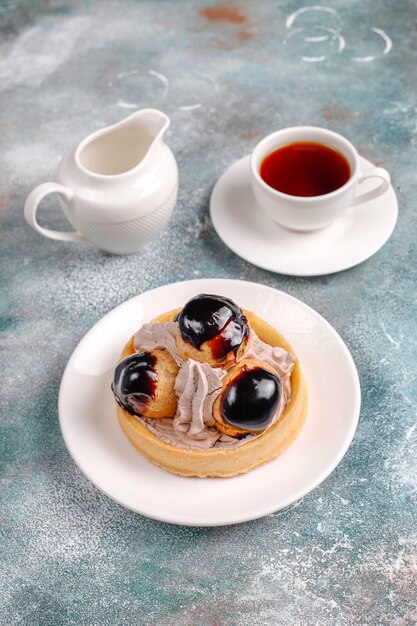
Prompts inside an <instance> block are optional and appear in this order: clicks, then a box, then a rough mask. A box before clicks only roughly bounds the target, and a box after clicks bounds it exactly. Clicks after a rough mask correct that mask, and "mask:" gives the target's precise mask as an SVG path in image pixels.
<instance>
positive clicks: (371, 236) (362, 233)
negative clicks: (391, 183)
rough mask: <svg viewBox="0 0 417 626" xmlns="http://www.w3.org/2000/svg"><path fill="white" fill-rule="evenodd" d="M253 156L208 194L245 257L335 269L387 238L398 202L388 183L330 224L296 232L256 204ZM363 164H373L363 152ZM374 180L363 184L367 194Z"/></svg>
mask: <svg viewBox="0 0 417 626" xmlns="http://www.w3.org/2000/svg"><path fill="white" fill-rule="evenodd" d="M249 163H250V156H246V157H244V158H243V159H240V161H237V162H236V163H234V164H233V165H232V166H231V167H229V169H227V170H226V172H225V173H224V174H223V175H222V176H221V177H220V178H219V180H218V181H217V183H216V185H215V187H214V189H213V193H212V194H211V199H210V214H211V220H212V222H213V226H214V228H215V229H216V231H217V234H218V235H219V237H220V239H222V240H223V242H224V243H225V244H226V245H227V246H228V247H229V248H230V249H231V250H233V252H234V253H235V254H237V255H239V256H240V257H242V259H245V261H249V263H253V264H254V265H257V266H258V267H262V268H263V269H265V270H270V271H272V272H279V273H280V274H288V275H291V276H321V275H323V274H334V273H335V272H340V271H341V270H346V269H348V268H350V267H353V266H355V265H358V264H359V263H362V261H365V260H366V259H368V258H369V257H370V256H372V255H373V254H375V252H377V251H378V250H379V249H380V248H381V247H382V246H383V245H384V243H385V242H386V241H387V240H388V239H389V237H390V236H391V233H392V231H393V230H394V227H395V223H396V221H397V214H398V204H397V197H396V195H395V192H394V189H393V188H392V187H390V188H389V189H388V190H387V191H386V192H385V193H384V194H383V195H382V196H380V197H379V198H377V199H376V200H372V201H370V202H367V203H364V204H361V205H358V206H355V207H352V208H351V209H348V211H346V213H344V215H342V216H341V217H340V218H339V219H338V220H336V221H335V222H334V223H333V224H332V225H331V226H329V227H328V228H325V229H323V230H317V231H314V232H310V233H297V232H295V231H291V230H287V229H286V228H282V227H281V226H278V225H277V224H275V222H273V221H272V220H271V219H270V218H269V217H268V216H267V215H266V214H265V213H264V212H263V211H262V209H260V208H259V206H258V205H257V204H256V200H255V197H254V195H253V193H252V188H251V182H250V167H249ZM360 164H361V168H362V169H366V168H368V167H373V165H372V163H370V162H369V161H367V160H366V159H364V158H363V157H360ZM378 184H379V182H378V181H376V180H369V181H365V182H364V183H363V184H362V185H361V189H360V192H361V193H363V192H365V191H368V190H370V189H372V188H373V186H377V185H378Z"/></svg>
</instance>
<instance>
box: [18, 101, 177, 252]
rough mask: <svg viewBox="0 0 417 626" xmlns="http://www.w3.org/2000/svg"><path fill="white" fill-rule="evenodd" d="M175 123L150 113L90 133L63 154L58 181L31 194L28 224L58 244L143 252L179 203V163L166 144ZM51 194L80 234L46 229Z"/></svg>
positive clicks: (145, 112)
mask: <svg viewBox="0 0 417 626" xmlns="http://www.w3.org/2000/svg"><path fill="white" fill-rule="evenodd" d="M169 123H170V120H169V118H168V117H167V116H166V115H165V114H164V113H161V112H160V111H157V110H155V109H143V110H141V111H137V112H136V113H133V115H130V116H129V117H127V118H126V119H125V120H123V121H121V122H119V123H118V124H114V125H113V126H109V127H107V128H104V129H103V130H99V131H97V132H95V133H92V134H91V135H89V136H88V137H87V138H86V139H84V140H83V141H81V143H79V144H78V146H76V147H75V148H73V149H72V150H70V151H69V152H67V154H66V155H65V156H64V157H63V159H62V161H61V163H60V165H59V169H58V183H43V184H42V185H39V186H38V187H36V189H34V190H33V191H32V193H31V194H30V195H29V196H28V198H27V200H26V203H25V218H26V220H27V222H28V224H29V225H30V226H31V227H32V228H33V229H34V230H36V231H37V232H38V233H40V234H41V235H44V236H45V237H49V238H50V239H57V240H59V241H78V242H79V241H82V240H88V241H90V242H92V243H93V244H95V245H96V246H98V247H99V248H102V249H103V250H107V251H108V252H112V253H115V254H130V253H132V252H137V251H138V250H139V249H140V248H142V246H144V245H145V244H146V243H147V242H148V241H149V240H150V239H152V238H153V237H154V236H155V235H156V234H157V233H158V232H159V231H160V230H161V229H162V228H163V227H164V226H165V225H166V223H167V222H168V220H169V218H170V216H171V213H172V211H173V209H174V206H175V202H176V199H177V192H178V169H177V164H176V161H175V158H174V155H173V154H172V152H171V150H170V149H169V148H168V146H167V145H166V144H165V143H164V142H163V135H164V133H165V131H166V130H167V128H168V126H169ZM49 193H57V194H58V196H59V198H60V201H61V206H62V209H63V211H64V213H65V215H66V217H67V219H68V221H69V222H70V223H71V225H72V226H73V227H74V228H75V229H76V232H60V231H55V230H49V229H47V228H43V227H42V226H40V225H39V224H38V222H37V220H36V211H37V208H38V205H39V203H40V202H41V200H42V199H43V198H44V197H45V196H46V195H47V194H49Z"/></svg>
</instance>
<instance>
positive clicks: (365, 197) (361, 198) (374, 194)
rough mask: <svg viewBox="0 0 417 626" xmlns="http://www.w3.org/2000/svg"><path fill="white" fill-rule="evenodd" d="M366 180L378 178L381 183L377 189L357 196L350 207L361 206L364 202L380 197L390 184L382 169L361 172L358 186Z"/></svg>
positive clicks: (376, 168)
mask: <svg viewBox="0 0 417 626" xmlns="http://www.w3.org/2000/svg"><path fill="white" fill-rule="evenodd" d="M368 178H379V179H380V181H381V182H380V184H379V185H378V187H376V189H372V190H371V191H366V192H365V193H360V194H359V195H358V196H356V198H355V199H354V200H353V202H352V204H351V205H350V206H355V205H357V204H363V203H364V202H369V200H374V198H378V197H379V196H382V194H383V193H385V192H386V190H387V189H388V187H389V186H390V184H391V177H390V175H389V174H388V172H387V170H384V168H383V167H370V168H368V169H366V170H363V172H361V173H360V174H359V180H358V184H359V185H360V184H361V183H363V182H364V181H365V180H368Z"/></svg>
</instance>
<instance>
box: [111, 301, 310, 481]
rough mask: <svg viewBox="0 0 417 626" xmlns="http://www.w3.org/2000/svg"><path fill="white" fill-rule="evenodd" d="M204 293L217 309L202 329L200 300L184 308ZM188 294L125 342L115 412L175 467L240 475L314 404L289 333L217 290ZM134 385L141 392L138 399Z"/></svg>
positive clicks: (150, 452) (289, 434)
mask: <svg viewBox="0 0 417 626" xmlns="http://www.w3.org/2000/svg"><path fill="white" fill-rule="evenodd" d="M216 298H217V300H218V305H219V306H220V307H222V310H221V311H220V313H219V309H218V308H216V306H215V305H213V301H212V300H211V299H216ZM198 299H200V301H201V300H202V299H205V300H206V301H207V302H208V306H209V308H210V307H211V315H209V316H207V315H205V314H203V315H202V316H201V318H202V320H203V322H204V324H205V325H206V328H205V329H201V328H198V323H197V322H198V319H197V318H198V311H197V315H195V310H196V308H197V309H198V307H196V306H195V303H194V304H193V306H190V307H188V305H189V304H190V302H191V303H193V302H194V301H195V300H198ZM207 299H208V300H207ZM224 301H226V303H225V302H224ZM190 302H189V303H187V304H186V305H185V306H184V307H183V309H176V310H174V311H169V312H167V313H163V314H161V315H160V316H159V317H157V318H156V319H154V320H152V322H151V323H149V324H145V325H144V326H143V327H142V328H141V329H139V331H138V333H136V335H134V336H133V337H131V339H130V340H129V341H128V343H127V344H126V346H125V348H124V350H123V352H122V354H121V355H120V359H119V363H118V365H117V366H116V370H115V377H114V381H113V387H112V388H113V393H114V395H115V400H116V410H117V417H118V420H119V423H120V426H121V428H122V430H123V432H124V433H125V434H126V436H127V437H128V439H129V440H130V442H131V443H132V444H133V445H134V446H135V448H136V449H137V450H138V451H139V452H140V453H141V454H142V455H143V456H144V457H146V458H147V459H148V460H149V461H151V462H152V463H154V464H155V465H158V466H159V467H162V468H164V469H165V470H167V471H169V472H172V473H175V474H179V475H181V476H197V477H222V478H226V477H230V476H236V475H238V474H243V473H245V472H248V471H249V470H252V469H254V468H255V467H257V466H259V465H262V464H263V463H266V462H268V461H270V460H271V459H273V458H275V457H277V456H278V455H279V454H281V453H282V452H284V450H286V449H287V448H288V446H289V445H290V444H291V443H292V442H293V441H294V439H295V438H296V437H297V435H298V434H299V432H300V430H301V428H302V426H303V424H304V421H305V418H306V414H307V406H308V396H307V388H306V384H305V381H304V378H303V376H302V373H301V369H300V364H299V362H298V359H297V357H296V355H295V353H294V351H293V349H292V347H291V346H290V345H289V343H288V342H287V341H286V339H285V338H284V337H283V336H282V335H281V334H280V333H279V332H278V331H277V330H276V329H275V328H274V327H272V326H271V325H270V324H268V323H267V322H266V321H264V320H263V319H261V318H260V317H258V316H257V315H255V314H254V313H252V312H250V311H246V310H242V311H241V310H240V309H239V307H237V306H236V305H235V304H234V303H233V302H232V301H230V300H228V299H224V298H221V297H220V296H211V295H208V294H201V295H200V296H197V297H196V298H195V299H193V300H191V301H190ZM200 304H201V302H200ZM187 307H188V309H187ZM224 307H226V309H227V308H228V307H230V309H229V313H228V311H227V310H226V311H225V310H223V308H224ZM190 309H191V312H192V314H190ZM184 310H185V312H184ZM213 311H214V313H213ZM193 315H194V317H192V316H193ZM190 318H192V324H188V327H187V328H186V329H185V331H184V326H185V322H184V320H185V319H187V320H189V319H190ZM213 318H214V321H213ZM207 324H208V325H209V328H207ZM227 326H229V328H227ZM190 328H191V331H192V330H194V331H196V329H197V332H194V336H192V332H190ZM190 335H191V336H190ZM197 335H199V336H198V337H197V339H196V336H197ZM219 346H220V347H221V349H220V348H219ZM143 355H145V356H143ZM169 357H170V358H169ZM129 359H131V360H132V359H133V365H131V366H130V363H131V361H129ZM135 359H136V360H137V363H138V369H137V371H138V372H139V374H138V376H142V377H143V381H142V382H141V383H140V384H139V385H138V380H137V379H135V375H134V372H133V370H134V369H135ZM144 363H145V365H143V364H144ZM149 364H150V365H149ZM129 366H130V367H131V368H133V370H132V369H129ZM140 368H142V369H140ZM124 371H127V372H128V374H124V376H123V372H124ZM132 379H133V382H132ZM149 381H150V382H149ZM123 382H124V383H125V384H124V385H123ZM137 389H139V390H140V392H143V390H144V389H145V394H144V395H143V396H137V394H136V397H135V393H136V392H137Z"/></svg>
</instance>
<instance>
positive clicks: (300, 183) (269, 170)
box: [259, 141, 351, 197]
mask: <svg viewBox="0 0 417 626" xmlns="http://www.w3.org/2000/svg"><path fill="white" fill-rule="evenodd" d="M259 173H260V175H261V178H262V179H263V180H264V181H265V182H266V183H267V185H269V186H270V187H272V188H273V189H276V190H277V191H281V192H282V193H286V194H289V195H291V196H306V197H307V196H322V195H324V194H326V193H330V192H331V191H335V190H336V189H339V188H340V187H342V186H343V185H344V184H345V183H347V181H348V180H349V178H350V176H351V170H350V165H349V163H348V161H347V159H346V158H345V157H344V156H343V154H341V153H340V152H338V151H337V150H333V148H329V146H325V145H323V144H321V143H313V142H301V141H300V142H296V143H291V144H288V145H287V146H283V147H282V148H278V149H277V150H274V151H273V152H270V154H268V155H267V156H266V157H265V158H264V159H263V161H262V163H261V167H260V171H259Z"/></svg>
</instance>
